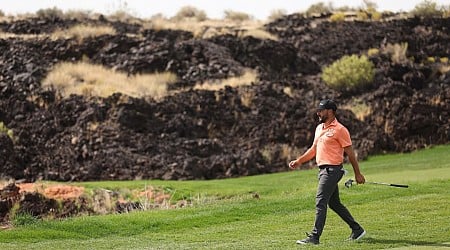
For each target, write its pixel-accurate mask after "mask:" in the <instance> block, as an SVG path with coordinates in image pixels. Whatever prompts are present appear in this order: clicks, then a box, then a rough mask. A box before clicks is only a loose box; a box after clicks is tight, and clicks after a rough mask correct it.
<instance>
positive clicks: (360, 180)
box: [344, 145, 366, 184]
mask: <svg viewBox="0 0 450 250" xmlns="http://www.w3.org/2000/svg"><path fill="white" fill-rule="evenodd" d="M344 152H345V153H346V154H347V156H348V160H349V161H350V163H351V164H352V167H353V172H354V173H355V179H356V183H358V184H364V182H366V179H365V177H364V175H363V174H362V173H361V170H360V169H359V164H358V161H357V160H356V156H355V152H354V151H353V147H352V146H351V145H350V146H347V147H344Z"/></svg>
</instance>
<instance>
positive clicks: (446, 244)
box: [364, 237, 450, 248]
mask: <svg viewBox="0 0 450 250" xmlns="http://www.w3.org/2000/svg"><path fill="white" fill-rule="evenodd" d="M364 243H372V244H405V245H412V246H429V247H448V248H450V242H442V243H440V242H431V241H420V240H407V239H405V240H390V239H375V238H372V237H366V238H364Z"/></svg>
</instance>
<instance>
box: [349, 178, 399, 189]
mask: <svg viewBox="0 0 450 250" xmlns="http://www.w3.org/2000/svg"><path fill="white" fill-rule="evenodd" d="M353 182H355V181H354V180H352V179H349V180H348V181H346V182H345V187H346V188H350V187H351V186H352V185H353ZM366 183H367V184H376V185H385V186H391V187H399V188H408V185H403V184H391V183H384V182H373V181H366Z"/></svg>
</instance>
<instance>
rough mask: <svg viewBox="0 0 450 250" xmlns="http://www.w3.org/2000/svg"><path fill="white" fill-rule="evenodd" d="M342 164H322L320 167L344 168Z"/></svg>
mask: <svg viewBox="0 0 450 250" xmlns="http://www.w3.org/2000/svg"><path fill="white" fill-rule="evenodd" d="M342 167H343V166H342V164H339V165H328V164H327V165H320V166H319V168H320V169H328V168H342Z"/></svg>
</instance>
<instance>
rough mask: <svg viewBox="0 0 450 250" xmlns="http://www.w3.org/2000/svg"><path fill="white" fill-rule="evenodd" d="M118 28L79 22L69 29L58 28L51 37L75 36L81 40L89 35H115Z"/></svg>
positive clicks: (64, 37) (66, 37) (65, 37)
mask: <svg viewBox="0 0 450 250" xmlns="http://www.w3.org/2000/svg"><path fill="white" fill-rule="evenodd" d="M115 34H116V30H115V29H114V28H113V27H111V26H108V25H86V24H77V25H75V26H73V27H71V28H69V29H64V30H61V29H60V30H57V31H55V32H53V33H52V34H51V35H50V37H51V38H52V39H53V40H56V39H60V38H63V39H68V38H75V39H77V40H79V41H82V40H83V39H84V38H87V37H96V36H102V35H115Z"/></svg>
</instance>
